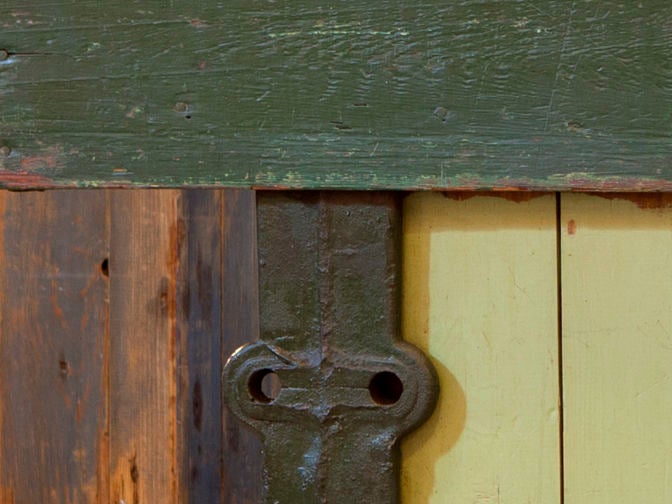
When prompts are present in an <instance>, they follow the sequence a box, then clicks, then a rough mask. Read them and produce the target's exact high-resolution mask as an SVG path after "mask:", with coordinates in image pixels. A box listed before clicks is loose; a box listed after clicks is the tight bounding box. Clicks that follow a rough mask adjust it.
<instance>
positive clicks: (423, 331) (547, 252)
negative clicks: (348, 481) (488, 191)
mask: <svg viewBox="0 0 672 504" xmlns="http://www.w3.org/2000/svg"><path fill="white" fill-rule="evenodd" d="M536 196H539V195H536ZM555 206H556V205H555V198H554V196H553V195H545V196H540V197H535V198H533V199H529V198H526V199H524V200H522V201H521V200H519V201H518V202H516V201H513V200H510V199H505V198H503V197H491V196H490V197H488V196H482V195H481V196H476V197H473V198H466V199H465V198H463V197H459V196H458V195H457V194H455V193H448V195H447V196H444V195H441V194H415V195H412V196H410V197H409V198H408V199H407V200H406V203H405V206H404V274H403V293H404V301H403V335H404V339H406V340H408V341H410V342H411V343H414V344H415V345H417V346H418V347H420V348H421V349H422V350H423V351H425V352H426V353H428V355H429V356H430V357H431V358H432V360H433V363H434V365H435V367H436V368H437V370H438V374H439V379H440V381H441V395H440V398H439V406H438V408H437V411H436V412H435V413H434V415H433V416H432V417H431V418H430V420H429V421H428V422H427V423H426V424H425V425H424V426H422V427H421V428H420V429H419V430H418V431H417V432H415V433H413V434H411V435H410V436H409V437H408V438H407V439H406V440H405V441H404V442H403V443H402V456H403V463H402V498H403V500H402V502H404V503H406V504H426V503H428V502H434V503H476V502H492V503H495V502H496V503H500V502H501V503H503V504H504V503H507V504H520V503H527V502H534V503H544V504H559V503H560V502H561V494H560V433H559V413H558V403H559V383H558V365H559V364H558V333H557V329H558V326H557V322H558V321H557V291H556V288H557V284H556V273H557V268H556V257H557V253H556V227H555V222H556V209H555ZM583 502H586V501H583Z"/></svg>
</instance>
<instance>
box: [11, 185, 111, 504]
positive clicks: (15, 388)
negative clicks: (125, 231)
mask: <svg viewBox="0 0 672 504" xmlns="http://www.w3.org/2000/svg"><path fill="white" fill-rule="evenodd" d="M82 209H86V211H85V212H82V211H81V210H82ZM106 209H107V205H106V198H105V195H104V194H101V193H100V192H95V191H83V192H80V191H77V192H73V191H55V192H49V193H47V194H41V193H26V194H16V193H8V192H0V439H1V440H2V441H1V442H0V501H1V502H2V503H3V504H30V503H38V502H52V503H64V504H65V503H84V502H86V503H98V504H107V503H108V502H109V495H108V488H109V473H108V465H109V446H108V445H109V436H108V415H109V409H108V400H107V399H108V388H107V385H108V384H107V371H108V368H107V361H108V358H109V355H108V337H109V333H108V332H107V319H108V313H109V311H108V308H109V307H108V279H107V277H106V276H105V275H104V274H103V272H102V271H101V268H100V266H101V263H102V261H103V260H104V259H105V258H106V257H107V254H108V250H107V243H108V240H107V238H108V226H107V217H106V216H107V213H106Z"/></svg>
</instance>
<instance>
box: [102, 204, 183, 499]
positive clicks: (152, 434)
mask: <svg viewBox="0 0 672 504" xmlns="http://www.w3.org/2000/svg"><path fill="white" fill-rule="evenodd" d="M179 196H180V193H179V191H151V192H138V191H114V192H113V193H112V194H111V200H110V201H111V206H110V214H111V238H110V241H111V244H110V245H111V246H110V276H111V278H112V279H113V281H112V283H111V285H110V312H111V317H110V333H111V334H113V335H114V336H113V338H112V342H111V357H110V370H111V374H110V396H111V399H110V401H111V404H112V408H111V412H110V415H111V422H110V436H111V439H112V442H111V472H112V481H111V486H112V489H111V493H112V501H113V502H119V501H123V502H125V503H126V504H141V503H143V502H161V503H165V504H170V503H177V502H178V494H177V492H178V485H179V478H178V460H177V457H176V449H177V441H178V433H177V414H176V405H177V381H176V380H177V371H176V356H177V350H178V349H177V345H176V331H177V318H176V314H177V278H178V266H179V265H178V258H179V244H180V240H181V238H182V236H181V233H183V230H182V229H180V228H179V224H178V215H177V212H178V200H179Z"/></svg>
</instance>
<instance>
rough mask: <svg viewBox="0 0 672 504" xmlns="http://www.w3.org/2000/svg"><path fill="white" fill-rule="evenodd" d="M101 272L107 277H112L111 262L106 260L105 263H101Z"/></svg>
mask: <svg viewBox="0 0 672 504" xmlns="http://www.w3.org/2000/svg"><path fill="white" fill-rule="evenodd" d="M100 272H101V273H102V274H103V275H105V276H106V277H109V276H110V260H109V259H107V258H105V259H103V262H102V263H100Z"/></svg>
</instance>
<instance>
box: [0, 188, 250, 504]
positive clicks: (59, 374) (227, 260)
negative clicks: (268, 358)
mask: <svg viewBox="0 0 672 504" xmlns="http://www.w3.org/2000/svg"><path fill="white" fill-rule="evenodd" d="M255 242H256V236H255V205H254V194H253V193H252V192H249V191H242V192H241V191H233V190H224V191H198V190H192V191H177V190H172V191H53V192H46V193H39V192H32V193H10V192H6V191H5V192H0V398H1V399H2V400H0V440H1V442H0V501H1V502H2V503H3V504H34V503H39V502H44V503H46V502H54V503H83V502H87V503H88V502H91V503H94V502H97V503H100V504H103V503H105V504H108V503H109V502H115V503H121V502H124V503H126V504H140V503H153V502H156V503H178V502H179V503H198V504H201V503H206V502H207V503H215V502H222V503H248V502H258V501H259V494H258V491H259V489H260V487H261V485H259V484H255V482H259V481H260V474H261V472H260V457H259V450H260V445H259V443H258V442H257V440H256V438H255V437H254V436H253V435H252V434H250V433H248V432H247V431H245V430H241V427H240V426H239V424H237V423H234V422H233V421H231V419H230V418H229V416H228V414H227V412H226V410H225V409H223V406H222V402H221V398H220V390H221V387H220V374H221V368H222V362H223V359H225V358H226V357H228V355H230V354H231V353H232V352H233V350H234V349H235V348H236V347H237V346H239V345H240V344H242V343H244V342H247V341H249V340H251V339H253V338H254V337H255V336H256V333H257V327H256V323H257V306H256V303H257V293H256V290H257V279H256V252H255Z"/></svg>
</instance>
